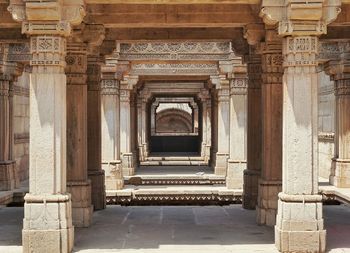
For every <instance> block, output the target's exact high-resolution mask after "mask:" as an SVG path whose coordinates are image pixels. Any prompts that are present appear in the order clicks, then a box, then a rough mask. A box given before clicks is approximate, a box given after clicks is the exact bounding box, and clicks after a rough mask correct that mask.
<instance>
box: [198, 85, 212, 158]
mask: <svg viewBox="0 0 350 253" xmlns="http://www.w3.org/2000/svg"><path fill="white" fill-rule="evenodd" d="M199 98H200V100H201V103H202V143H201V157H203V158H204V161H205V162H206V163H209V160H210V139H211V128H210V124H211V122H210V112H211V106H210V95H209V91H208V90H207V89H202V90H201V93H200V94H199Z"/></svg>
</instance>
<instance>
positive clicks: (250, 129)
mask: <svg viewBox="0 0 350 253" xmlns="http://www.w3.org/2000/svg"><path fill="white" fill-rule="evenodd" d="M247 64H248V117H247V134H248V135H247V169H246V170H245V171H244V178H243V180H244V182H243V207H244V208H246V209H255V207H256V204H257V197H258V179H259V176H260V172H261V141H262V137H261V127H262V122H261V83H262V79H261V55H260V54H258V50H257V49H256V48H253V47H252V46H251V47H250V55H249V56H248V57H247Z"/></svg>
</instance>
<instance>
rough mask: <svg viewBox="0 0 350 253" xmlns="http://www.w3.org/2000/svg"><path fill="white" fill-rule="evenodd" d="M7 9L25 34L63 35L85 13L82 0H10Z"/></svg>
mask: <svg viewBox="0 0 350 253" xmlns="http://www.w3.org/2000/svg"><path fill="white" fill-rule="evenodd" d="M8 11H9V12H10V13H11V14H12V18H13V19H14V20H15V21H18V22H21V23H22V32H23V33H25V34H28V35H47V34H51V35H59V36H65V37H66V36H69V35H70V33H71V26H74V25H79V24H80V23H81V22H82V20H83V18H84V16H85V15H86V11H85V3H84V0H41V1H37V0H25V1H22V0H11V1H10V5H9V7H8Z"/></svg>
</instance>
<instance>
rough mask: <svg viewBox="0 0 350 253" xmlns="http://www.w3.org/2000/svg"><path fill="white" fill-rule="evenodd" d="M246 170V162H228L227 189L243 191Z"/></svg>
mask: <svg viewBox="0 0 350 253" xmlns="http://www.w3.org/2000/svg"><path fill="white" fill-rule="evenodd" d="M246 169H247V162H246V161H234V160H228V168H227V176H226V187H227V188H228V189H243V171H244V170H246Z"/></svg>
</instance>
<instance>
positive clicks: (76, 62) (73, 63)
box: [65, 38, 87, 85]
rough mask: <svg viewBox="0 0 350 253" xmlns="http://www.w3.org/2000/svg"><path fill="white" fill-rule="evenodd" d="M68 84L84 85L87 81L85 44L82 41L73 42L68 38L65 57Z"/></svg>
mask: <svg viewBox="0 0 350 253" xmlns="http://www.w3.org/2000/svg"><path fill="white" fill-rule="evenodd" d="M65 60H66V68H65V72H66V75H67V84H68V85H86V81H87V75H86V72H87V45H86V43H83V42H75V40H74V39H72V38H69V39H68V43H67V55H66V57H65Z"/></svg>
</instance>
